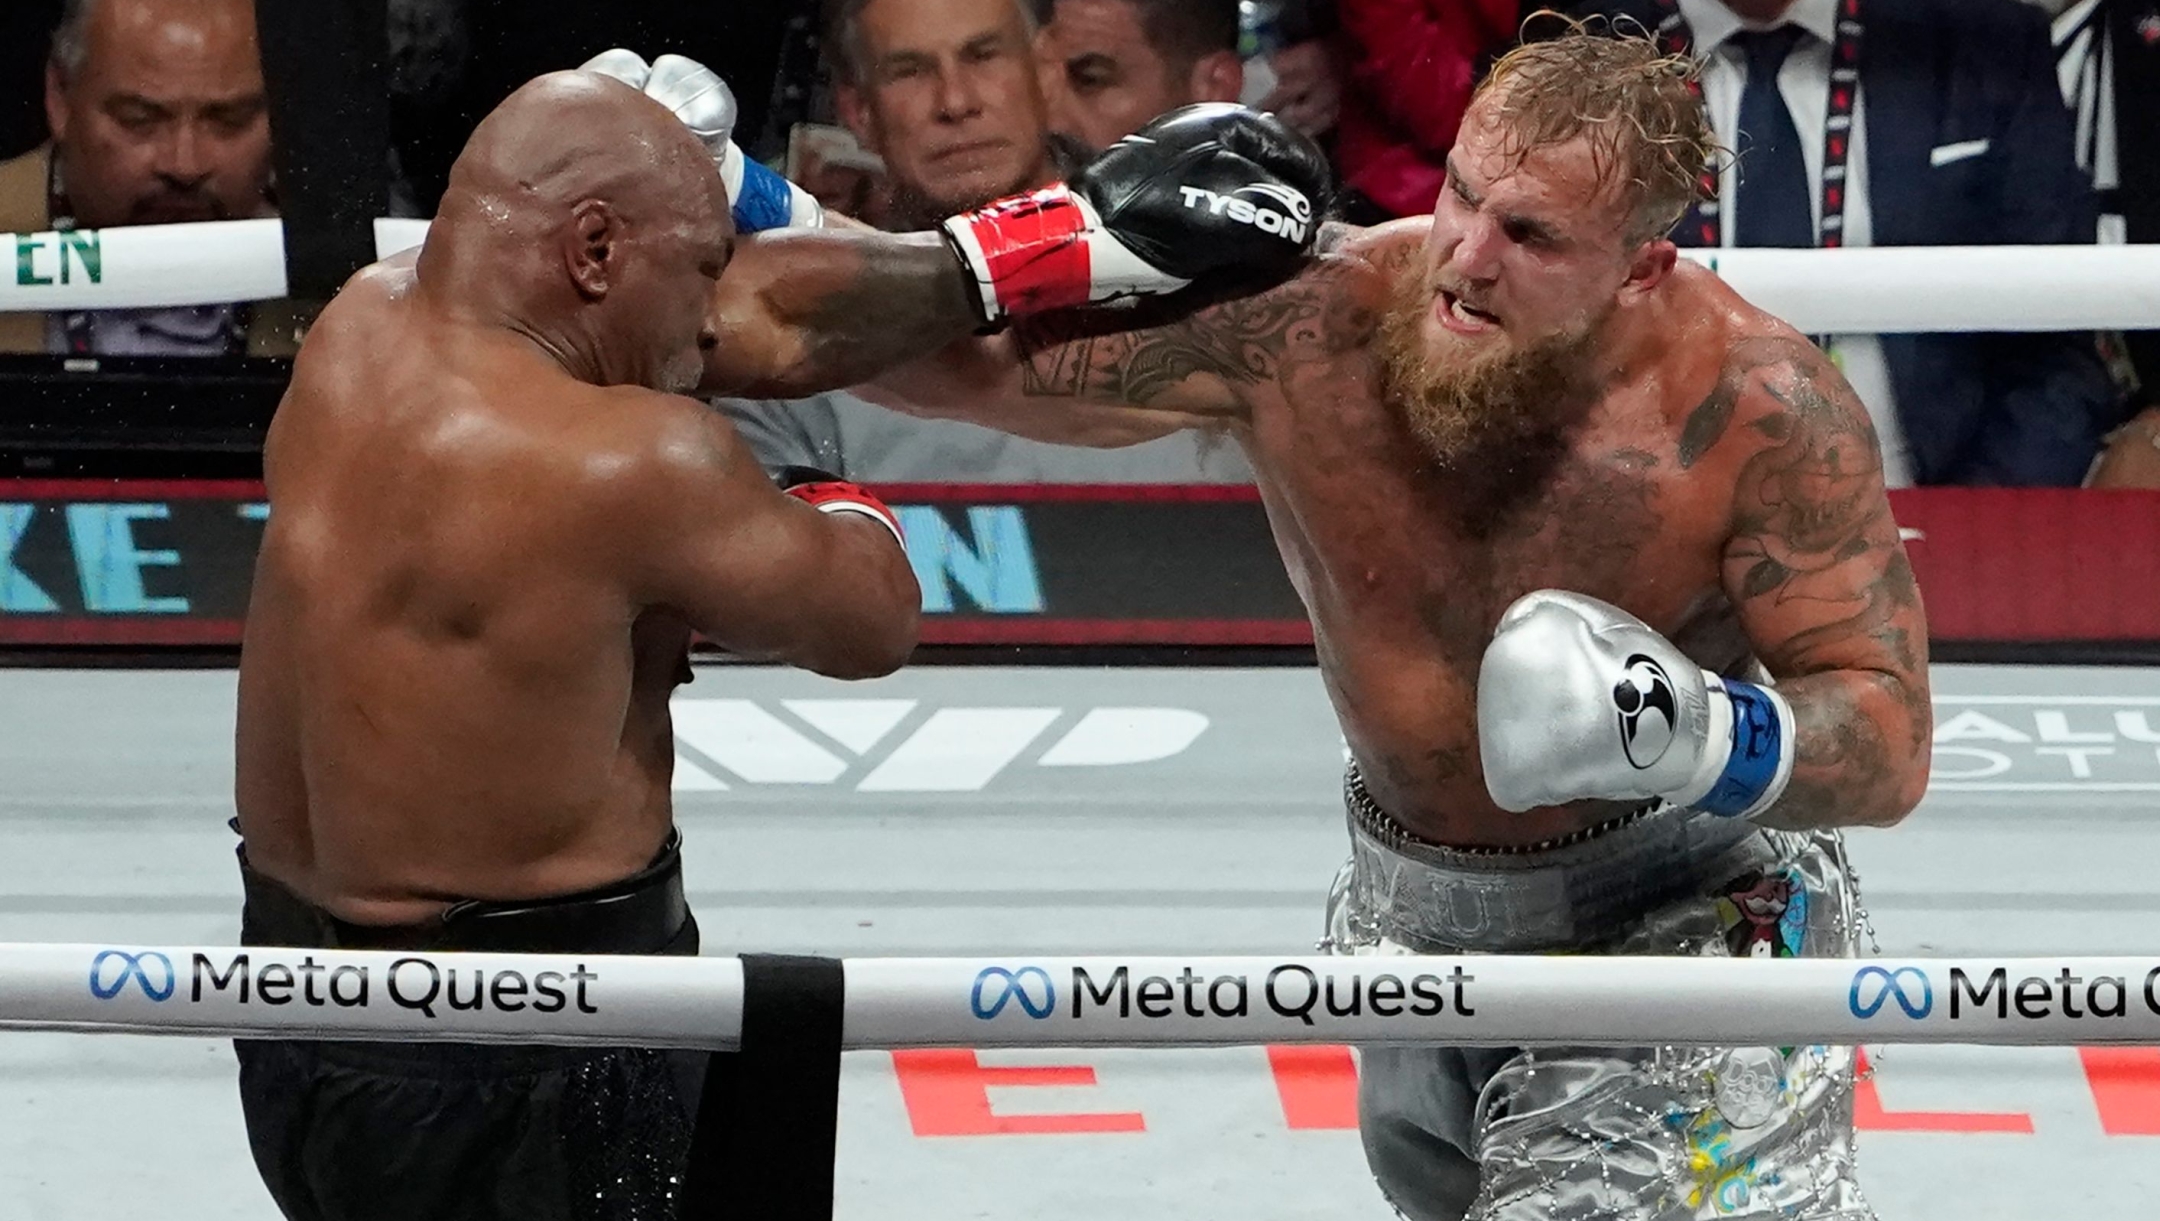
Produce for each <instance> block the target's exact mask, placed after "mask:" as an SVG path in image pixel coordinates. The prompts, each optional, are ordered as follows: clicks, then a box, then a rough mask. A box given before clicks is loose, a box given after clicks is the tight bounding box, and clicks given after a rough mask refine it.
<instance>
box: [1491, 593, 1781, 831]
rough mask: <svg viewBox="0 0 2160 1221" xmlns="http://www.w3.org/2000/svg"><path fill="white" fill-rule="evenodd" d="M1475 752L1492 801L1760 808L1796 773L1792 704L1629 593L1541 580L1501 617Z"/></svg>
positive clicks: (1532, 805)
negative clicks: (1630, 605)
mask: <svg viewBox="0 0 2160 1221" xmlns="http://www.w3.org/2000/svg"><path fill="white" fill-rule="evenodd" d="M1477 705H1478V754H1479V757H1480V758H1481V759H1482V761H1483V763H1484V767H1485V787H1486V789H1487V791H1488V792H1490V793H1491V795H1492V799H1493V802H1494V804H1496V805H1498V806H1499V807H1500V808H1502V809H1504V810H1511V811H1516V812H1520V811H1523V810H1531V809H1536V808H1538V807H1541V806H1553V805H1561V804H1564V803H1566V802H1570V801H1576V800H1580V799H1583V798H1605V799H1610V800H1618V801H1646V800H1650V799H1652V798H1663V799H1664V800H1667V801H1670V802H1672V803H1673V804H1674V805H1679V806H1689V807H1693V808H1696V809H1701V810H1706V811H1709V812H1711V813H1715V814H1723V815H1728V816H1737V817H1753V816H1754V815H1756V814H1759V813H1761V812H1762V811H1763V810H1766V809H1768V808H1769V807H1770V805H1771V804H1772V803H1773V802H1775V801H1776V800H1777V798H1778V796H1779V795H1780V794H1781V793H1783V792H1784V789H1785V785H1786V782H1787V781H1788V780H1789V779H1790V778H1791V776H1792V762H1793V718H1792V710H1791V708H1789V707H1788V706H1787V705H1786V703H1785V700H1784V697H1782V696H1780V695H1778V694H1777V692H1775V691H1773V690H1770V689H1769V688H1767V687H1759V686H1756V685H1755V684H1753V683H1747V682H1741V681H1739V680H1737V679H1727V678H1720V677H1719V676H1718V675H1715V674H1712V673H1710V672H1708V671H1706V670H1704V669H1702V668H1701V667H1700V666H1698V665H1696V664H1695V663H1694V662H1693V661H1691V660H1690V659H1689V658H1688V656H1687V655H1686V654H1684V653H1682V652H1681V651H1680V650H1679V648H1678V647H1677V646H1675V645H1674V644H1673V643H1672V642H1671V641H1669V640H1667V639H1665V638H1664V637H1663V636H1661V635H1659V634H1658V633H1657V632H1655V631H1653V630H1652V629H1651V628H1650V626H1649V625H1648V624H1645V623H1644V622H1642V621H1641V620H1640V619H1637V618H1636V617H1635V616H1633V615H1630V614H1628V613H1627V612H1626V611H1623V610H1621V609H1620V608H1619V607H1616V606H1613V605H1611V604H1609V603H1605V602H1601V601H1599V600H1597V599H1596V598H1591V597H1587V596H1585V595H1582V594H1575V593H1566V592H1563V591H1559V590H1541V591H1539V592H1537V593H1533V594H1529V595H1527V596H1525V597H1523V598H1520V599H1518V600H1517V601H1516V602H1515V604H1514V605H1512V606H1510V607H1509V608H1508V610H1507V613H1506V614H1504V615H1502V616H1501V617H1500V625H1499V627H1498V628H1496V629H1495V630H1494V632H1493V639H1492V643H1491V644H1489V645H1488V646H1486V649H1485V657H1484V661H1483V664H1482V665H1481V666H1480V667H1479V670H1478V692H1477Z"/></svg>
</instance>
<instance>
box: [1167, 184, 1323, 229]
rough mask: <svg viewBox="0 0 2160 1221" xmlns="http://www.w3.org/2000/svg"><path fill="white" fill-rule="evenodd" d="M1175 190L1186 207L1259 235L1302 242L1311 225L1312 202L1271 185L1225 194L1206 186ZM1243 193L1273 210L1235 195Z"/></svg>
mask: <svg viewBox="0 0 2160 1221" xmlns="http://www.w3.org/2000/svg"><path fill="white" fill-rule="evenodd" d="M1178 191H1179V193H1180V194H1182V195H1183V196H1184V197H1185V206H1186V207H1188V208H1205V209H1206V210H1207V212H1208V214H1209V215H1211V216H1227V217H1229V218H1230V219H1231V220H1233V221H1236V222H1237V223H1238V224H1241V225H1251V226H1252V227H1253V228H1255V229H1258V230H1259V231H1260V232H1262V233H1269V234H1274V235H1275V236H1277V237H1284V238H1288V239H1289V240H1291V241H1293V242H1302V241H1304V240H1305V232H1306V227H1307V226H1308V225H1310V224H1311V222H1312V203H1311V201H1309V200H1307V199H1306V198H1305V196H1303V195H1302V194H1300V193H1298V192H1296V191H1293V190H1291V189H1290V188H1289V187H1285V186H1279V185H1277V184H1275V183H1272V182H1256V183H1253V184H1252V185H1250V186H1243V187H1239V188H1238V189H1237V190H1236V191H1233V192H1231V193H1230V194H1228V195H1217V194H1216V193H1215V192H1213V191H1210V190H1208V189H1207V188H1206V187H1179V188H1178ZM1245 192H1251V193H1253V194H1256V195H1259V196H1261V197H1262V198H1264V199H1266V200H1267V201H1268V202H1269V203H1273V204H1275V205H1276V207H1275V208H1269V207H1263V206H1261V205H1259V204H1256V203H1254V202H1253V201H1252V200H1249V199H1239V198H1238V196H1239V195H1240V194H1243V193H1245ZM1278 208H1279V209H1281V210H1280V211H1278V210H1277V209H1278Z"/></svg>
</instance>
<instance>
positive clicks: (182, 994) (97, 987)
mask: <svg viewBox="0 0 2160 1221" xmlns="http://www.w3.org/2000/svg"><path fill="white" fill-rule="evenodd" d="M842 965H843V968H844V970H845V979H846V984H845V1002H844V1004H845V1012H844V1019H845V1021H844V1027H843V1031H844V1034H843V1042H842V1045H843V1046H844V1047H846V1048H849V1049H858V1050H859V1049H903V1048H923V1047H972V1048H982V1047H1079V1046H1094V1047H1165V1046H1252V1045H1263V1044H1298V1043H1353V1044H1383V1043H1447V1044H1452V1045H1459V1046H1497V1047H1523V1046H1569V1045H1592V1046H1600V1045H1602V1046H1635V1045H1650V1044H1686V1045H1705V1046H1791V1045H1808V1044H1816V1043H1960V1044H1994V1045H2014V1046H2063V1045H2083V1046H2093V1045H2103V1044H2160V958H1996V959H1950V958H1929V959H1922V958H1912V959H1895V960H1891V959H1884V960H1861V959H1790V960H1782V961H1772V960H1754V959H1722V958H1638V957H1614V958H1594V957H1549V956H1507V955H1492V956H1482V955H1481V956H1464V957H1433V956H1416V957H1413V956H1402V957H1392V956H1371V957H1330V956H1307V957H1286V958H1254V957H1206V956H1196V957H1191V958H1159V957H1133V958H1109V957H1087V958H1037V957H1027V956H1013V957H1007V958H999V959H957V958H851V959H846V960H843V963H842ZM744 1004H745V992H744V977H743V970H742V963H741V961H740V960H738V959H735V958H731V957H711V958H694V959H684V958H660V957H630V956H606V955H564V954H544V955H529V954H450V953H427V952H413V953H392V952H382V951H346V950H322V949H275V948H262V947H252V948H247V949H241V948H236V947H230V946H196V947H171V946H166V947H131V948H123V947H114V946H100V945H60V944H54V945H42V944H13V945H0V1028H9V1029H22V1030H69V1031H80V1032H89V1033H101V1034H150V1035H185V1036H198V1037H201V1036H217V1037H285V1038H335V1039H351V1040H394V1041H407V1042H411V1041H417V1042H489V1043H544V1044H567V1045H596V1046H647V1047H675V1048H716V1049H729V1048H733V1047H735V1046H736V1045H737V1044H738V1042H739V1040H740V1036H741V1028H742V1015H743V1008H744Z"/></svg>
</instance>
